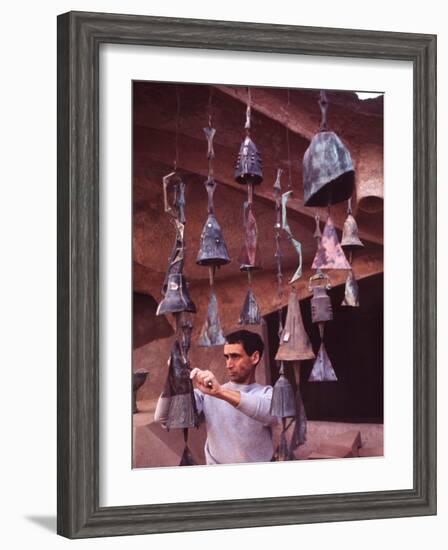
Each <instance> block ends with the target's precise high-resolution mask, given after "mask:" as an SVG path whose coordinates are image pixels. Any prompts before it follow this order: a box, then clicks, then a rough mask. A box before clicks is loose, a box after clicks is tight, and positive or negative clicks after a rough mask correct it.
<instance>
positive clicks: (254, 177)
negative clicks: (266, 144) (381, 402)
mask: <svg viewBox="0 0 448 550" xmlns="http://www.w3.org/2000/svg"><path fill="white" fill-rule="evenodd" d="M235 181H237V182H238V183H241V184H242V185H246V184H248V183H252V184H253V185H259V184H260V183H261V182H262V181H263V172H262V163H261V155H260V153H259V152H258V149H257V147H256V146H255V143H254V142H253V141H252V140H251V139H250V137H249V136H247V137H246V139H245V140H244V141H243V143H242V144H241V147H240V152H239V153H238V158H237V161H236V166H235Z"/></svg>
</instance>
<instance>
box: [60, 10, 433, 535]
mask: <svg viewBox="0 0 448 550" xmlns="http://www.w3.org/2000/svg"><path fill="white" fill-rule="evenodd" d="M435 51H436V39H435V37H434V36H430V35H415V34H404V33H381V32H372V31H353V30H345V29H344V30H342V29H321V28H308V27H292V26H283V25H264V24H263V25H262V24H255V23H235V22H224V21H202V20H187V19H169V18H160V17H143V16H130V15H116V14H94V13H77V12H71V13H67V14H64V15H61V16H59V18H58V235H59V236H58V532H59V533H60V534H61V535H64V536H67V537H70V538H79V537H94V536H109V535H119V534H123V535H124V534H143V533H162V532H170V531H187V530H201V529H221V528H230V527H232V528H237V527H250V526H261V525H281V524H292V523H305V522H318V521H339V520H354V519H366V518H385V517H398V516H411V515H429V514H434V513H435V512H436V471H435V470H436V468H435V460H436V451H435V450H436V442H435V433H436V414H435V410H436V408H435V406H436V404H435V399H436V392H435V367H436V357H435V319H436V305H435V304H436V298H435V277H436V276H435V262H436V257H435V242H436V236H435V232H436V219H435V201H436V188H435V182H436V128H435V113H436V92H435V90H436V76H435V74H436V73H435V70H436V53H435ZM260 342H261V344H260ZM383 426H384V430H383Z"/></svg>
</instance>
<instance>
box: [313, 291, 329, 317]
mask: <svg viewBox="0 0 448 550" xmlns="http://www.w3.org/2000/svg"><path fill="white" fill-rule="evenodd" d="M312 291H313V297H312V298H311V320H312V321H313V323H323V322H325V321H331V320H332V319H333V309H332V307H331V300H330V297H329V296H328V294H327V289H326V288H325V287H324V286H315V287H313V289H312Z"/></svg>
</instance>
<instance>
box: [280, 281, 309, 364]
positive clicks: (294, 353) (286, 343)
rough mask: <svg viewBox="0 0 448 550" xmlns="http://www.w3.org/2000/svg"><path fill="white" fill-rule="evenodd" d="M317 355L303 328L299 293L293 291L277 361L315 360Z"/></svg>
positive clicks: (290, 296)
mask: <svg viewBox="0 0 448 550" xmlns="http://www.w3.org/2000/svg"><path fill="white" fill-rule="evenodd" d="M314 357H315V355H314V352H313V348H312V346H311V342H310V339H309V336H308V334H307V333H306V331H305V327H304V326H303V319H302V313H301V311H300V303H299V300H298V298H297V293H296V292H295V291H294V290H292V291H291V292H290V294H289V298H288V313H287V315H286V322H285V327H284V329H283V330H282V333H281V335H280V344H279V347H278V351H277V354H276V356H275V360H276V361H302V360H305V359H314Z"/></svg>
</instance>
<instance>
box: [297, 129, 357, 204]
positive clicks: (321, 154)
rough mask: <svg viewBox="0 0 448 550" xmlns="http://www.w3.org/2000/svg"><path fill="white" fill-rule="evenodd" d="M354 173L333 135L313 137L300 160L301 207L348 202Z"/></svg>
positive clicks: (342, 147) (320, 134)
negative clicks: (301, 163) (301, 179)
mask: <svg viewBox="0 0 448 550" xmlns="http://www.w3.org/2000/svg"><path fill="white" fill-rule="evenodd" d="M354 181H355V172H354V169H353V164H352V159H351V157H350V153H349V152H348V150H347V148H346V147H345V145H344V144H343V143H342V141H341V140H340V139H339V137H338V136H337V135H336V134H335V133H334V132H325V131H323V132H319V133H318V134H316V135H315V136H314V137H313V139H312V140H311V143H310V145H309V147H308V149H307V150H306V151H305V155H304V157H303V195H304V204H305V206H328V205H329V204H336V203H338V202H342V201H345V200H347V199H349V198H350V197H351V195H352V193H353V184H354Z"/></svg>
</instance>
